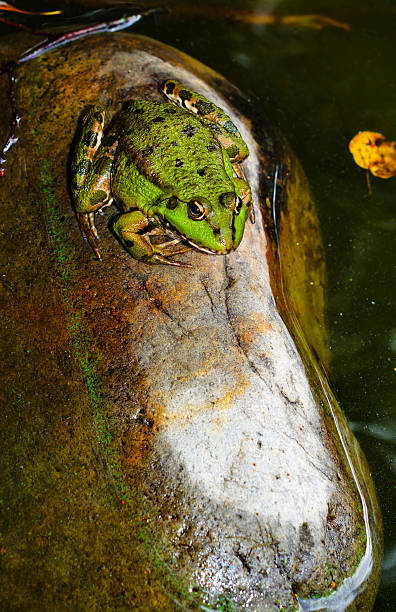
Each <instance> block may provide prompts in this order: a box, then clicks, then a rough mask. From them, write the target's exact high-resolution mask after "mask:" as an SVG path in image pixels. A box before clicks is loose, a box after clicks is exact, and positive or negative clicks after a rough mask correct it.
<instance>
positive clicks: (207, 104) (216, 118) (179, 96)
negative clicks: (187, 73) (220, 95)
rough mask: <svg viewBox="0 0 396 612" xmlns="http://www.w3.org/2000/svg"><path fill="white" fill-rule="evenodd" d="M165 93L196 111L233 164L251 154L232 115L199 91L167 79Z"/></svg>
mask: <svg viewBox="0 0 396 612" xmlns="http://www.w3.org/2000/svg"><path fill="white" fill-rule="evenodd" d="M162 91H163V93H164V94H165V95H166V96H167V98H169V100H171V102H173V103H174V104H177V105H178V106H181V108H184V109H187V110H189V111H191V112H192V113H195V114H196V115H198V116H199V117H200V118H201V121H202V123H203V124H204V125H206V126H207V127H208V128H209V129H210V130H211V131H212V132H213V134H214V135H215V136H216V138H217V140H218V141H219V142H220V143H221V144H222V145H223V147H224V148H225V150H226V151H227V154H228V157H229V158H230V160H231V162H232V163H233V164H236V163H240V162H242V161H243V160H244V159H246V157H247V156H248V155H249V149H248V147H247V145H246V143H245V141H244V140H243V138H242V136H241V135H240V133H239V131H238V129H237V127H236V125H235V124H234V123H233V122H232V121H231V119H230V117H229V116H228V115H227V114H226V113H225V112H224V111H223V110H222V109H221V108H220V107H219V106H216V104H214V103H213V102H211V101H210V100H208V99H207V98H205V96H202V95H201V94H199V93H196V92H195V91H192V90H190V89H187V87H184V86H183V85H182V84H181V83H178V82H177V81H173V80H168V81H165V83H164V84H163V87H162Z"/></svg>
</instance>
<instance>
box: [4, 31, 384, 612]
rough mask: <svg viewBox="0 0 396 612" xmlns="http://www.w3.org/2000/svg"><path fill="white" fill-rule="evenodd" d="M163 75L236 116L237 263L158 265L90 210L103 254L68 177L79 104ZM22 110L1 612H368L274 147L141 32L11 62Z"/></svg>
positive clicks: (133, 94) (229, 91)
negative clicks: (241, 199) (244, 188)
mask: <svg viewBox="0 0 396 612" xmlns="http://www.w3.org/2000/svg"><path fill="white" fill-rule="evenodd" d="M23 43H24V41H23V39H21V40H20V41H19V43H18V44H20V45H22V44H23ZM6 51H8V52H9V50H7V47H4V43H3V48H2V53H3V57H4V56H5V53H6ZM170 77H171V78H176V79H178V80H180V81H182V82H183V83H185V84H186V85H187V86H188V87H191V88H192V89H195V90H197V91H199V92H200V93H203V94H204V95H206V96H207V97H208V98H210V99H211V100H213V101H214V102H216V103H217V104H219V105H220V106H221V107H222V108H224V109H225V110H227V112H228V113H229V114H230V115H231V117H232V118H233V120H234V121H235V122H236V123H237V125H238V126H239V127H240V129H241V132H242V134H243V137H244V139H245V140H246V142H247V143H248V146H249V149H250V157H249V159H248V160H247V162H246V163H245V164H244V167H245V170H246V174H247V176H248V180H249V182H250V185H251V187H252V191H253V195H254V201H255V206H256V223H255V224H254V225H252V224H250V223H248V224H247V227H246V233H245V237H244V239H243V242H242V244H241V245H240V247H239V248H238V249H237V251H236V252H234V253H232V254H230V255H228V256H226V257H223V256H221V257H216V256H210V255H206V254H203V253H200V252H197V251H190V252H189V253H188V254H186V255H183V256H182V258H183V259H184V261H186V262H189V263H191V264H192V265H193V268H192V269H191V270H186V269H175V268H172V267H168V266H161V265H159V266H148V265H145V264H142V263H138V262H136V261H134V260H132V259H131V258H130V257H129V256H128V254H127V253H125V252H124V251H123V250H122V248H121V247H120V245H119V244H118V243H117V242H116V241H115V239H114V237H113V236H112V235H111V233H110V231H109V229H108V218H109V217H110V216H111V215H113V214H114V209H112V210H109V209H106V215H105V217H103V218H101V217H99V218H98V221H97V226H98V229H99V233H100V237H101V241H100V248H101V251H102V254H103V256H104V260H103V262H98V261H96V260H95V259H94V258H93V255H92V253H91V251H90V250H89V248H88V246H87V244H86V243H84V242H83V241H82V240H81V238H80V236H79V232H78V229H77V225H76V222H75V219H74V215H73V211H72V207H71V202H70V196H69V194H68V190H67V170H66V169H67V167H68V156H69V153H70V146H71V142H72V138H73V134H74V132H75V129H76V125H77V120H78V117H79V115H80V113H81V111H82V110H83V108H84V106H86V105H87V104H89V103H95V102H98V103H100V104H101V105H103V106H104V107H105V108H106V109H107V112H108V117H109V116H111V115H112V114H113V113H114V111H116V110H118V109H119V108H120V107H121V105H122V103H123V102H124V101H125V100H126V99H129V98H139V97H144V98H150V99H154V100H160V99H162V98H161V94H160V93H159V91H158V84H159V83H160V82H161V81H162V80H164V79H166V78H170ZM17 102H18V105H19V106H20V108H21V114H22V117H23V119H22V123H21V126H20V128H19V130H18V136H19V138H20V140H19V142H18V144H17V145H16V146H15V147H14V149H13V150H12V152H11V153H10V154H9V156H8V161H7V167H6V172H7V174H6V177H5V179H3V184H2V188H1V200H2V201H1V206H0V214H1V217H2V223H3V225H4V228H5V233H6V238H7V240H6V243H5V245H4V248H3V250H2V252H1V261H2V268H3V270H4V276H3V281H4V284H3V292H2V295H3V309H2V312H3V317H2V323H3V325H2V330H3V334H4V340H3V343H2V348H3V350H4V355H3V358H4V360H5V363H6V365H5V367H4V369H3V373H4V374H5V382H6V384H5V390H6V393H5V400H6V401H5V409H4V416H3V424H2V431H3V432H4V433H5V434H6V441H5V442H4V443H3V446H2V448H3V449H5V450H4V452H3V454H2V457H1V461H2V464H3V467H2V470H3V472H2V473H3V474H4V476H5V478H3V482H5V484H6V491H5V493H4V503H3V505H2V506H3V508H4V512H5V514H4V516H5V519H4V520H5V524H4V525H3V529H2V533H3V534H4V542H3V544H2V552H3V555H2V556H3V558H4V563H5V569H4V570H3V572H2V578H1V581H2V588H1V592H2V597H3V601H4V604H3V606H4V605H5V607H6V608H7V609H9V608H12V605H14V604H15V605H16V606H17V607H18V606H19V607H18V609H19V608H20V607H22V608H23V609H30V610H35V609H43V608H44V609H71V608H73V609H74V608H77V609H93V610H96V609H98V610H99V609H116V608H117V609H118V608H125V609H131V608H132V609H142V610H154V609H155V610H157V609H161V610H172V609H174V608H177V607H178V606H184V607H185V609H186V608H188V609H195V608H197V607H201V609H208V608H210V609H212V608H216V609H218V608H221V609H224V607H225V606H228V608H227V609H248V610H279V609H280V608H283V609H288V610H289V609H290V610H293V609H298V608H299V609H304V610H319V609H327V610H343V609H345V608H346V607H347V606H350V609H351V610H352V609H359V610H370V609H371V605H372V602H373V600H374V596H375V590H376V586H377V582H378V564H379V556H380V543H379V538H380V536H379V530H380V528H379V521H380V519H379V513H378V507H377V502H376V498H375V492H374V489H373V484H372V481H371V479H370V475H369V472H368V471H367V468H366V465H365V460H364V458H363V457H362V454H361V451H360V450H359V448H358V445H357V442H356V440H355V439H354V438H353V436H352V434H351V432H350V430H349V428H348V426H347V425H346V422H345V419H344V417H343V416H342V414H341V413H340V411H339V409H338V407H337V404H336V402H335V400H334V398H333V396H332V395H331V392H330V391H329V389H328V386H327V383H326V379H325V377H324V375H323V374H322V370H321V369H320V367H319V366H318V363H317V360H316V358H315V357H313V356H312V355H313V354H317V355H319V356H320V358H321V360H322V362H324V363H325V365H327V349H326V335H325V329H324V323H323V309H324V301H323V284H324V269H323V260H322V255H321V250H320V239H319V234H318V231H317V230H318V228H317V221H316V217H315V213H314V209H313V206H312V202H311V200H310V196H309V191H308V189H307V186H306V184H305V179H304V177H303V175H302V173H301V170H300V169H299V166H298V164H297V162H296V161H295V160H293V158H292V156H291V154H290V152H289V151H288V149H287V147H286V145H285V143H284V142H283V141H282V140H281V139H280V138H279V136H278V135H277V134H276V133H275V132H274V130H273V129H272V128H271V126H270V125H269V124H268V123H267V122H266V121H264V120H263V119H262V118H260V119H259V118H257V117H254V116H253V115H252V114H251V110H250V108H249V104H247V102H246V101H245V100H244V99H243V98H242V97H240V95H239V94H238V92H237V91H236V90H235V89H234V88H233V87H232V86H231V85H230V84H229V83H227V82H226V81H224V80H223V79H222V78H221V77H220V76H219V75H217V74H215V73H213V72H212V71H210V70H209V69H207V68H205V67H204V66H202V65H201V64H198V63H197V62H195V61H194V60H192V59H191V58H188V57H187V56H185V55H183V54H181V53H179V52H177V51H176V50H174V49H171V48H169V47H167V46H165V45H162V44H160V43H157V42H155V41H152V40H149V39H147V38H144V37H140V36H132V35H113V36H106V37H100V36H96V37H91V38H89V39H87V40H83V41H79V42H77V43H74V44H72V45H70V46H67V47H63V48H62V49H59V50H57V51H55V52H52V53H49V54H47V55H44V56H42V57H41V58H39V59H37V60H34V61H32V62H31V63H28V64H26V65H24V66H22V67H21V68H20V69H19V72H18V83H17ZM2 104H3V108H6V92H5V91H3V93H2ZM238 109H239V110H238ZM5 132H6V125H3V126H2V136H3V137H4V135H5ZM274 186H276V193H275V189H274ZM274 217H277V219H275V221H274ZM265 230H267V233H266V231H265ZM268 262H269V264H270V266H268ZM271 285H272V288H273V289H271ZM273 291H274V293H273ZM274 296H275V297H274ZM279 313H281V314H282V316H283V319H284V320H285V321H286V323H287V324H288V326H289V329H290V333H291V334H292V335H293V337H294V340H293V339H292V336H291V335H290V333H289V331H288V329H287V327H286V325H285V323H284V321H283V320H282V318H281V316H280V314H279ZM295 342H296V343H297V346H298V348H299V352H298V351H297V349H296V345H295ZM202 606H206V607H204V608H202Z"/></svg>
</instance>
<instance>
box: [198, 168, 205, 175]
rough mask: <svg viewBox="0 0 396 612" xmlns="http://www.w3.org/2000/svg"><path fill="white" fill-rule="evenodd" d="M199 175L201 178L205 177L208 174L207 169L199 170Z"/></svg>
mask: <svg viewBox="0 0 396 612" xmlns="http://www.w3.org/2000/svg"><path fill="white" fill-rule="evenodd" d="M197 174H199V176H205V174H206V170H205V168H199V170H197Z"/></svg>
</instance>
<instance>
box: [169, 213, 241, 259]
mask: <svg viewBox="0 0 396 612" xmlns="http://www.w3.org/2000/svg"><path fill="white" fill-rule="evenodd" d="M165 229H166V233H167V234H169V236H171V237H172V238H175V239H179V240H180V241H183V242H187V243H188V244H189V245H191V246H192V247H193V248H194V249H197V251H202V252H203V253H209V255H227V254H228V253H231V252H232V251H233V250H234V249H233V248H230V249H225V250H224V251H219V250H216V249H209V248H207V247H203V246H200V245H199V244H197V243H196V242H192V240H190V239H189V238H187V236H186V235H185V234H182V233H181V232H179V230H178V229H176V227H175V226H174V225H172V224H171V223H170V222H169V221H168V220H166V222H165Z"/></svg>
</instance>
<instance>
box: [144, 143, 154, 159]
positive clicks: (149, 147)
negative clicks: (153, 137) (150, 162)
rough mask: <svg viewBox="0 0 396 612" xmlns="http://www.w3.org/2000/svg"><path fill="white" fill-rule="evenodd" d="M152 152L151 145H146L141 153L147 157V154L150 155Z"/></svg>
mask: <svg viewBox="0 0 396 612" xmlns="http://www.w3.org/2000/svg"><path fill="white" fill-rule="evenodd" d="M153 152H154V149H153V147H152V146H150V145H147V147H144V149H143V150H142V155H143V156H144V157H148V156H149V155H151V154H152V153H153Z"/></svg>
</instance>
